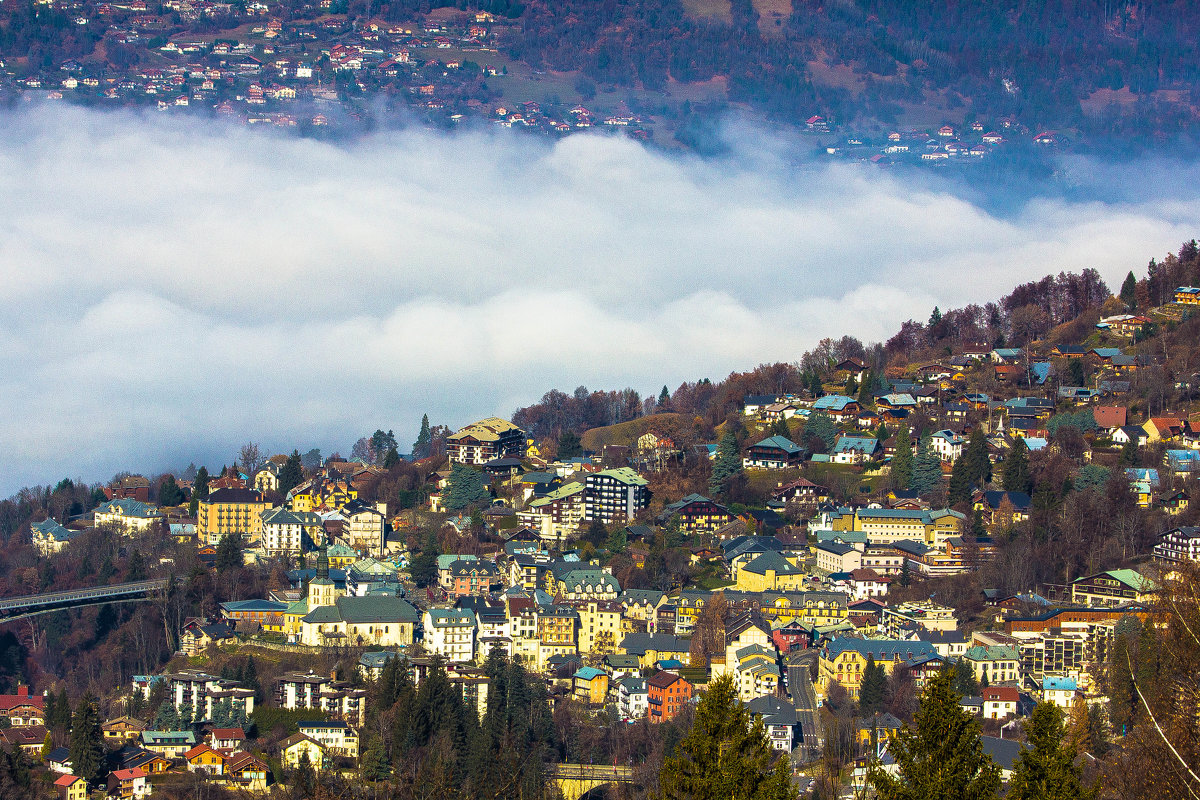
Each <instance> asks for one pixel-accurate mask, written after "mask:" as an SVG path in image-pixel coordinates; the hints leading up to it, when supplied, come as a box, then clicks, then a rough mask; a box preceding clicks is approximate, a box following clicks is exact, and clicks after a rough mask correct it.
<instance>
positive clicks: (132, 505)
mask: <svg viewBox="0 0 1200 800" xmlns="http://www.w3.org/2000/svg"><path fill="white" fill-rule="evenodd" d="M161 519H162V515H161V514H159V513H158V509H157V508H155V507H154V506H152V505H150V504H149V503H143V502H141V501H140V500H132V499H130V498H128V497H123V498H121V499H119V500H109V501H108V502H107V503H104V504H102V505H100V506H97V507H96V511H95V522H96V527H97V528H105V527H107V528H112V529H113V530H117V531H120V532H121V533H124V534H125V535H127V536H132V535H135V534H139V533H145V532H146V531H148V530H150V528H151V527H152V526H153V525H154V524H155V523H156V522H158V521H159V520H161Z"/></svg>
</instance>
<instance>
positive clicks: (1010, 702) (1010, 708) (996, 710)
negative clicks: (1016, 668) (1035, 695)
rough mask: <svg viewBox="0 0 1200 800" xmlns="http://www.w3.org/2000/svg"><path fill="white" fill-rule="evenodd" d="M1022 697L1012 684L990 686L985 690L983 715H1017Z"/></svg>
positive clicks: (993, 717) (999, 716) (998, 717)
mask: <svg viewBox="0 0 1200 800" xmlns="http://www.w3.org/2000/svg"><path fill="white" fill-rule="evenodd" d="M1020 699H1021V698H1020V695H1019V694H1018V692H1017V690H1016V689H1015V688H1013V687H1012V686H989V687H987V688H986V689H984V690H983V716H984V718H985V719H1004V718H1005V717H1012V716H1016V713H1017V703H1018V701H1019V700H1020Z"/></svg>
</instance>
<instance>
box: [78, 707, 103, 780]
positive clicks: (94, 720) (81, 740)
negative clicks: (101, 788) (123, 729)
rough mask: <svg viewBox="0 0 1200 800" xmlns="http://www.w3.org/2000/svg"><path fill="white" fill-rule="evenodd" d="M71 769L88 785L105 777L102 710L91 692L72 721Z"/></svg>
mask: <svg viewBox="0 0 1200 800" xmlns="http://www.w3.org/2000/svg"><path fill="white" fill-rule="evenodd" d="M70 750H71V769H72V770H73V771H74V773H75V774H76V775H78V776H80V777H81V778H85V779H87V781H88V783H91V784H96V783H99V782H100V779H101V778H102V777H104V738H103V734H102V732H101V730H100V710H99V709H98V708H97V707H96V699H95V698H94V697H93V696H92V694H91V692H86V693H85V694H84V695H83V697H81V698H80V700H79V705H78V706H77V707H76V709H75V716H74V717H73V718H72V719H71V744H70Z"/></svg>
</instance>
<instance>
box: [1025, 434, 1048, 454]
mask: <svg viewBox="0 0 1200 800" xmlns="http://www.w3.org/2000/svg"><path fill="white" fill-rule="evenodd" d="M1047 444H1049V442H1048V441H1047V440H1046V439H1043V438H1041V437H1040V436H1026V437H1025V446H1026V447H1027V448H1029V449H1030V450H1031V451H1032V450H1041V449H1042V448H1043V447H1045V446H1046V445H1047Z"/></svg>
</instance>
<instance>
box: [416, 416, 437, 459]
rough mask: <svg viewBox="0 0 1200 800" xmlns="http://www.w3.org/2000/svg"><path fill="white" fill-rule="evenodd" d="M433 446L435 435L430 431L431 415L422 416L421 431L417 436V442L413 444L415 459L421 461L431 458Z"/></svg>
mask: <svg viewBox="0 0 1200 800" xmlns="http://www.w3.org/2000/svg"><path fill="white" fill-rule="evenodd" d="M432 446H433V435H432V432H431V431H430V430H429V415H428V414H423V415H422V416H421V431H420V433H418V434H417V440H416V441H415V442H413V450H412V452H413V459H414V460H420V459H422V458H428V457H429V451H430V448H431V447H432Z"/></svg>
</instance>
